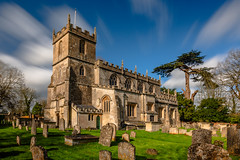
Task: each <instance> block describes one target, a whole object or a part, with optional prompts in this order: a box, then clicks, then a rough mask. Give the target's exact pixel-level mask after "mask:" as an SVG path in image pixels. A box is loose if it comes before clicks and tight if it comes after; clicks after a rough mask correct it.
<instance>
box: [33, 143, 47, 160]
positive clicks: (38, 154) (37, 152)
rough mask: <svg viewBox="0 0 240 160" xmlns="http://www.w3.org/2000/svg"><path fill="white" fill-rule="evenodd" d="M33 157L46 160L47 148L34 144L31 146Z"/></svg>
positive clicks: (34, 159)
mask: <svg viewBox="0 0 240 160" xmlns="http://www.w3.org/2000/svg"><path fill="white" fill-rule="evenodd" d="M31 152H32V159H33V160H46V159H48V156H47V150H45V149H44V148H43V147H42V146H33V147H32V148H31Z"/></svg>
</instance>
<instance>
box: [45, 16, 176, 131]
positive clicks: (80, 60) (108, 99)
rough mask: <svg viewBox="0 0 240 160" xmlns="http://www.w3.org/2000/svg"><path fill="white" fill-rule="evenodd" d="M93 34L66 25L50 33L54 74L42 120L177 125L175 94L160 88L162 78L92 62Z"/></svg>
mask: <svg viewBox="0 0 240 160" xmlns="http://www.w3.org/2000/svg"><path fill="white" fill-rule="evenodd" d="M96 42H97V33H96V28H94V33H93V34H92V35H91V34H90V33H89V32H88V31H86V30H85V31H82V29H81V28H79V27H77V26H76V27H73V25H72V24H71V23H70V15H69V16H68V23H67V25H66V27H63V28H62V29H61V31H59V32H57V33H55V31H53V65H52V66H53V74H52V76H51V83H50V84H49V86H48V98H47V106H46V108H45V109H44V118H45V120H46V121H51V122H56V125H57V126H58V125H59V120H60V119H64V120H65V126H66V127H73V126H75V125H80V126H81V127H82V128H88V127H90V128H101V126H103V125H105V124H107V123H114V124H116V126H117V128H118V129H120V128H121V127H123V126H126V125H130V126H131V125H135V126H138V125H142V126H144V125H145V123H146V122H153V123H160V124H164V125H173V126H175V125H178V124H179V122H180V121H179V114H178V108H177V98H176V92H175V94H174V95H173V94H169V91H168V92H161V90H160V87H161V80H156V79H154V78H151V77H149V76H148V74H147V73H146V75H143V74H140V73H137V69H136V67H135V71H132V70H128V69H127V68H124V67H123V62H122V65H121V66H117V65H113V64H111V63H110V64H109V63H108V62H105V61H103V60H99V59H98V60H96Z"/></svg>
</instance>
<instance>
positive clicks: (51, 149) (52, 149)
mask: <svg viewBox="0 0 240 160" xmlns="http://www.w3.org/2000/svg"><path fill="white" fill-rule="evenodd" d="M54 150H58V148H50V149H47V151H54Z"/></svg>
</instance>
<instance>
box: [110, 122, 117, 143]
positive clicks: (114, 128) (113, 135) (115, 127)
mask: <svg viewBox="0 0 240 160" xmlns="http://www.w3.org/2000/svg"><path fill="white" fill-rule="evenodd" d="M108 125H110V126H112V128H113V134H112V141H116V129H117V126H116V125H115V124H114V123H108Z"/></svg>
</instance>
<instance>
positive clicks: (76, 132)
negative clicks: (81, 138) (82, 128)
mask: <svg viewBox="0 0 240 160" xmlns="http://www.w3.org/2000/svg"><path fill="white" fill-rule="evenodd" d="M77 135H78V131H77V130H76V129H74V130H73V131H72V136H73V137H76V136H77Z"/></svg>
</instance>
